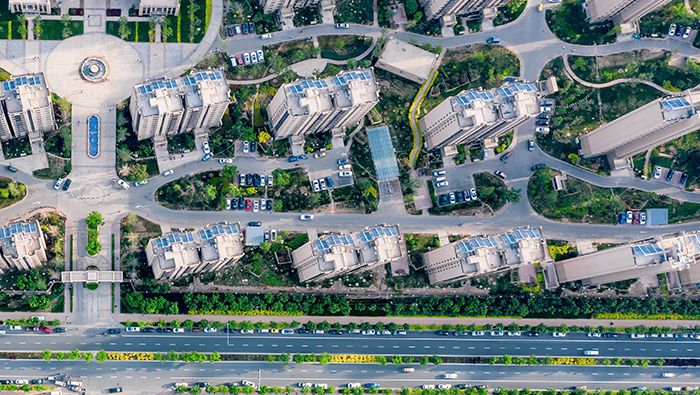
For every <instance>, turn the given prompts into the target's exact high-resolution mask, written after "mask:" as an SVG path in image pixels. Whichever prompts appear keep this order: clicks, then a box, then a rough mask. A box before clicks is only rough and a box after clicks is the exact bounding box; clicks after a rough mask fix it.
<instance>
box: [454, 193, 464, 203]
mask: <svg viewBox="0 0 700 395" xmlns="http://www.w3.org/2000/svg"><path fill="white" fill-rule="evenodd" d="M455 199H456V200H457V202H458V203H459V202H463V201H464V192H463V191H457V192H455Z"/></svg>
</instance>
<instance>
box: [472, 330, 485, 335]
mask: <svg viewBox="0 0 700 395" xmlns="http://www.w3.org/2000/svg"><path fill="white" fill-rule="evenodd" d="M485 334H486V333H485V332H484V331H473V332H472V336H484V335H485Z"/></svg>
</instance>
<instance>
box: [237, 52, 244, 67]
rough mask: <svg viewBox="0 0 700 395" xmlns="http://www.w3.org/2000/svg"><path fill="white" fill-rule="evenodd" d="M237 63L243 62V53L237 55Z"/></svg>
mask: <svg viewBox="0 0 700 395" xmlns="http://www.w3.org/2000/svg"><path fill="white" fill-rule="evenodd" d="M236 63H238V65H239V66H240V65H242V64H243V55H241V54H238V55H236Z"/></svg>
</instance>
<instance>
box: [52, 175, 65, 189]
mask: <svg viewBox="0 0 700 395" xmlns="http://www.w3.org/2000/svg"><path fill="white" fill-rule="evenodd" d="M61 184H63V178H59V179H58V180H56V182H55V183H54V184H53V189H55V190H57V191H58V190H59V189H61Z"/></svg>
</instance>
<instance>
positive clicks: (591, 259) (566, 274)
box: [543, 231, 700, 289]
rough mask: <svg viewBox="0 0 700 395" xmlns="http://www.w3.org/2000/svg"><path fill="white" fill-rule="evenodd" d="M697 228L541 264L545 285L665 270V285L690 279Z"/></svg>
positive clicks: (697, 251) (697, 250) (699, 251)
mask: <svg viewBox="0 0 700 395" xmlns="http://www.w3.org/2000/svg"><path fill="white" fill-rule="evenodd" d="M698 258H700V232H698V231H695V232H680V233H674V234H669V235H663V236H660V237H656V238H652V239H647V240H642V241H638V242H634V243H629V244H624V245H621V246H617V247H613V248H608V249H605V250H602V251H597V252H593V253H590V254H585V255H580V256H578V257H575V258H571V259H566V260H563V261H559V262H549V263H547V264H545V265H543V269H544V273H545V284H546V286H547V288H555V287H557V286H559V284H561V283H566V282H572V281H581V283H582V285H583V286H585V287H596V286H599V285H601V284H608V283H613V282H618V281H625V280H630V279H635V278H640V277H643V276H644V277H654V276H657V275H658V274H662V273H663V274H665V279H666V280H665V281H666V282H667V285H668V287H669V289H678V288H680V287H681V286H682V285H683V284H684V283H686V282H689V281H692V279H693V278H695V276H696V275H697V273H698V268H699V267H700V266H698V265H696V262H697V260H698Z"/></svg>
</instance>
